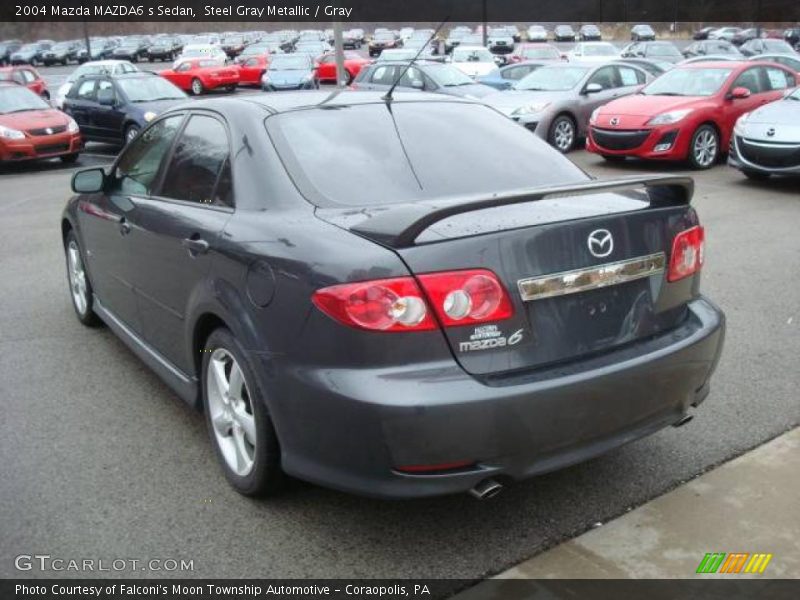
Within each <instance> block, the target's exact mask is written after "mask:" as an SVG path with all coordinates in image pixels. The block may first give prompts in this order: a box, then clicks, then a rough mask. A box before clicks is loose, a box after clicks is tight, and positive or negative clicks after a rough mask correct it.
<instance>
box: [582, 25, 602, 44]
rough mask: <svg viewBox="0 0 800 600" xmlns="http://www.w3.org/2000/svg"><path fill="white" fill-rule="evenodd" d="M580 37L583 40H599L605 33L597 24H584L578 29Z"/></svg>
mask: <svg viewBox="0 0 800 600" xmlns="http://www.w3.org/2000/svg"><path fill="white" fill-rule="evenodd" d="M578 37H580V39H581V41H582V42H599V41H601V40H602V39H603V34H602V33H601V32H600V28H599V27H598V26H597V25H591V24H588V25H583V26H582V27H581V28H580V30H579V31H578Z"/></svg>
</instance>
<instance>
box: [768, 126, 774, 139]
mask: <svg viewBox="0 0 800 600" xmlns="http://www.w3.org/2000/svg"><path fill="white" fill-rule="evenodd" d="M767 135H768V136H769V137H772V136H773V135H775V128H774V127H770V128H769V129H767Z"/></svg>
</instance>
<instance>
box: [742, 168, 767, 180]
mask: <svg viewBox="0 0 800 600" xmlns="http://www.w3.org/2000/svg"><path fill="white" fill-rule="evenodd" d="M742 173H744V176H745V177H747V178H748V179H751V180H753V181H766V180H767V179H769V178H770V174H769V173H764V172H762V171H751V170H750V169H742Z"/></svg>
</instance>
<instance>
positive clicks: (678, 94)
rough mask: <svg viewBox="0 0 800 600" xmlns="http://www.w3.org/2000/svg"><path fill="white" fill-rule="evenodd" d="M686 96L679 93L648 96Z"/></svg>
mask: <svg viewBox="0 0 800 600" xmlns="http://www.w3.org/2000/svg"><path fill="white" fill-rule="evenodd" d="M685 95H686V94H680V93H678V92H661V93H660V94H648V96H685Z"/></svg>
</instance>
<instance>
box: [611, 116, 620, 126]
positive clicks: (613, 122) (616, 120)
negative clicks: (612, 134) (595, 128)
mask: <svg viewBox="0 0 800 600" xmlns="http://www.w3.org/2000/svg"><path fill="white" fill-rule="evenodd" d="M609 123H611V124H612V125H614V126H616V125H619V117H611V120H610V121H609Z"/></svg>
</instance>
